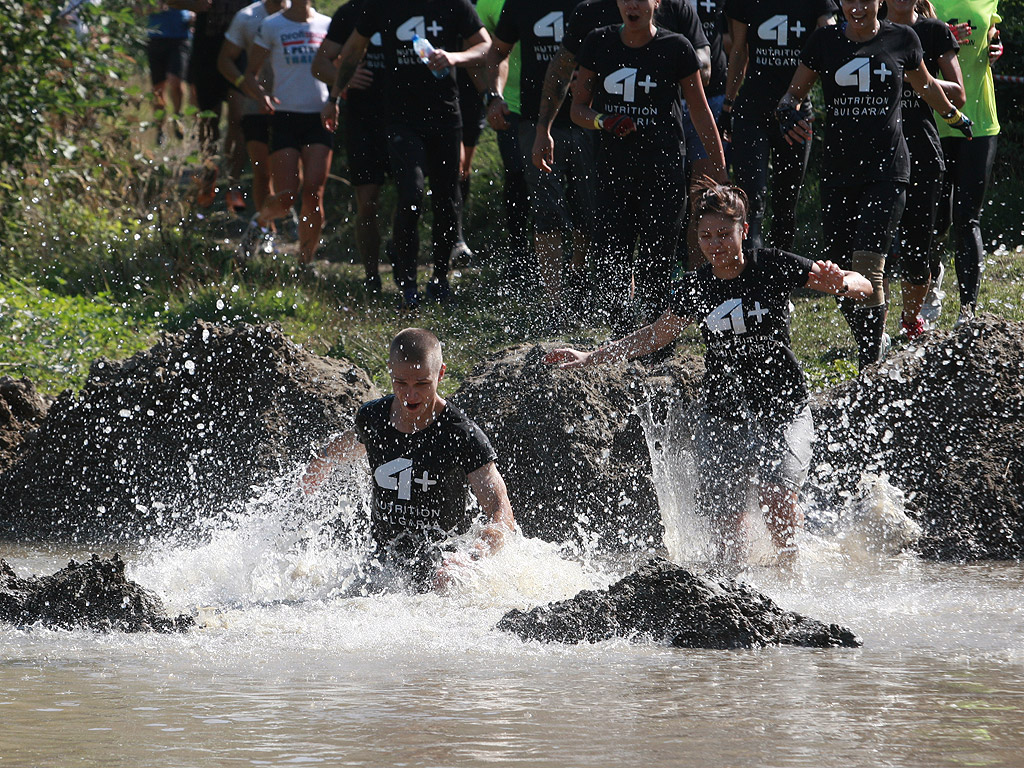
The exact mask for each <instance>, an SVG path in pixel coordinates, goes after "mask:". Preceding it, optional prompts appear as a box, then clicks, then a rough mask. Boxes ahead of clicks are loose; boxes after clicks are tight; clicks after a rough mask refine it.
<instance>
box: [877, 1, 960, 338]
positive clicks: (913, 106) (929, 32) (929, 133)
mask: <svg viewBox="0 0 1024 768" xmlns="http://www.w3.org/2000/svg"><path fill="white" fill-rule="evenodd" d="M885 6H886V9H887V10H888V16H887V18H888V20H889V21H891V22H892V23H893V24H903V25H905V26H908V27H911V28H912V29H913V30H914V32H916V33H917V37H918V39H920V41H921V48H922V50H923V51H924V64H925V66H926V67H927V68H928V71H929V72H932V73H934V75H935V76H936V77H937V78H938V77H939V76H940V75H941V77H942V79H941V80H938V79H937V80H936V82H937V83H938V84H939V86H940V87H941V88H942V90H943V91H945V93H946V96H947V97H948V98H949V100H950V101H951V102H952V103H953V104H955V105H956V106H957V107H962V106H963V105H964V80H963V75H962V74H961V72H960V63H959V61H958V60H957V57H956V53H957V51H958V50H959V49H960V45H959V44H958V43H957V41H956V37H955V36H954V35H953V32H952V31H951V30H950V28H949V27H948V26H947V25H946V24H945V22H942V21H939V20H938V19H937V18H936V17H935V9H934V8H933V7H932V4H931V3H930V2H929V0H885ZM901 109H902V111H903V135H904V137H905V138H906V140H907V149H908V150H910V183H909V184H908V185H907V203H906V206H905V207H904V209H903V218H902V219H900V234H899V238H898V241H897V243H896V247H895V249H894V250H895V252H896V254H897V257H896V259H895V262H896V263H895V264H893V267H894V269H893V270H892V272H893V273H894V274H899V275H900V277H901V278H902V288H903V314H902V317H901V318H900V326H901V327H902V329H903V332H904V333H905V334H906V336H907V338H908V339H910V340H911V341H913V340H914V339H916V338H917V337H919V336H920V335H921V334H922V333H924V330H925V326H924V319H923V318H922V317H921V306H922V305H923V304H924V298H925V295H926V294H927V293H928V286H929V284H930V282H931V279H932V274H931V264H930V262H931V258H930V253H931V248H932V236H933V233H934V230H935V212H936V210H937V208H938V205H939V195H940V191H941V186H942V177H943V175H944V174H945V171H946V164H945V163H944V162H943V158H942V146H941V144H940V143H939V129H938V128H937V127H936V125H935V118H934V116H933V115H932V108H931V107H929V106H928V105H927V104H926V103H925V102H924V100H923V99H922V98H921V97H920V96H918V95H917V94H916V93H915V92H914V89H913V88H912V87H911V86H910V85H909V84H908V83H907V82H906V81H904V83H903V104H902V107H901Z"/></svg>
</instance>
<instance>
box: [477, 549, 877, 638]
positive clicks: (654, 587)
mask: <svg viewBox="0 0 1024 768" xmlns="http://www.w3.org/2000/svg"><path fill="white" fill-rule="evenodd" d="M497 628H498V629H500V630H502V631H504V632H511V633H513V634H516V635H518V636H519V637H521V638H523V639H524V640H541V641H544V642H558V643H596V642H600V641H602V640H610V639H611V638H614V637H627V638H630V639H635V640H642V641H648V642H668V643H671V644H672V645H674V646H677V647H680V648H760V647H764V646H769V645H799V646H806V647H811V648H834V647H848V648H855V647H858V646H860V645H861V641H860V639H859V638H858V637H857V636H856V635H854V634H853V632H851V631H850V630H849V629H847V628H846V627H841V626H839V625H838V624H823V623H821V622H820V621H817V620H815V619H810V618H807V617H806V616H801V615H800V614H797V613H793V612H792V611H784V610H782V609H781V608H779V607H778V606H777V605H776V604H775V603H774V602H772V600H771V599H770V598H768V597H765V596H764V595H762V594H760V593H758V592H755V591H754V590H752V589H750V588H749V587H747V586H745V585H743V584H740V583H738V582H735V581H731V580H724V581H715V580H713V579H710V578H707V577H705V576H700V575H697V574H694V573H691V572H690V571H687V570H685V569H683V568H680V567H679V566H676V565H673V564H672V563H670V562H668V561H666V560H651V561H650V562H649V563H647V564H646V565H645V566H643V567H642V568H640V569H639V570H638V571H636V572H635V573H633V574H631V575H629V576H627V577H625V578H624V579H622V580H621V581H618V582H616V583H615V584H613V585H612V586H610V587H609V588H608V589H607V590H602V591H597V592H595V591H590V590H585V591H583V592H580V593H579V594H578V595H576V597H574V598H572V599H571V600H565V601H563V602H560V603H551V604H550V605H547V606H543V607H540V608H534V609H533V610H531V611H519V610H513V611H509V612H508V613H506V614H505V615H504V616H503V617H502V619H501V621H500V622H498V627H497Z"/></svg>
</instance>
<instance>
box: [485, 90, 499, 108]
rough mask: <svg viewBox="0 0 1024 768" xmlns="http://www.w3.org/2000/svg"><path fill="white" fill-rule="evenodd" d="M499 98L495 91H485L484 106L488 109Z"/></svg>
mask: <svg viewBox="0 0 1024 768" xmlns="http://www.w3.org/2000/svg"><path fill="white" fill-rule="evenodd" d="M500 98H501V94H500V93H498V92H497V91H487V92H486V93H484V106H485V107H489V106H491V102H492V101H494V100H495V99H500Z"/></svg>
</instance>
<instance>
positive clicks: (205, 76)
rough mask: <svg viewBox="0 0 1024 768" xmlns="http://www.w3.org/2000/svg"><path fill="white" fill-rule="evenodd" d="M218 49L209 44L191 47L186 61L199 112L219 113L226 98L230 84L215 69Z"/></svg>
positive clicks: (189, 80)
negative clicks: (190, 53) (190, 52)
mask: <svg viewBox="0 0 1024 768" xmlns="http://www.w3.org/2000/svg"><path fill="white" fill-rule="evenodd" d="M217 54H218V49H217V48H213V47H211V44H210V43H209V42H204V43H203V44H202V45H201V46H197V45H196V44H195V43H193V45H192V56H191V57H190V58H189V60H188V82H189V83H191V84H192V85H193V86H195V89H196V106H197V107H198V108H199V111H200V112H217V113H218V114H219V113H220V105H221V104H223V103H224V101H225V100H226V99H227V97H228V89H229V88H230V87H231V83H229V82H228V81H227V80H225V79H224V76H223V75H222V74H221V73H220V70H218V69H217Z"/></svg>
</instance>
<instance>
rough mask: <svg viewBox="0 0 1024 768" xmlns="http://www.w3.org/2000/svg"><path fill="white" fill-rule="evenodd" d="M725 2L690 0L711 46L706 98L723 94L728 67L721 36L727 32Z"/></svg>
mask: <svg viewBox="0 0 1024 768" xmlns="http://www.w3.org/2000/svg"><path fill="white" fill-rule="evenodd" d="M725 1H726V0H690V2H696V4H697V17H698V18H699V19H700V27H701V29H702V30H704V37H706V38H707V39H708V43H710V44H711V80H710V82H709V83H708V84H707V85H706V86H704V92H705V93H706V94H707V96H708V98H711V97H712V96H721V95H722V94H723V93H725V74H726V70H727V69H728V67H729V58H728V57H727V56H726V53H725V46H724V45H723V44H722V35H723V34H724V33H725V32H727V31H728V29H727V27H726V25H725V14H724V13H723V9H724V8H725Z"/></svg>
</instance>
